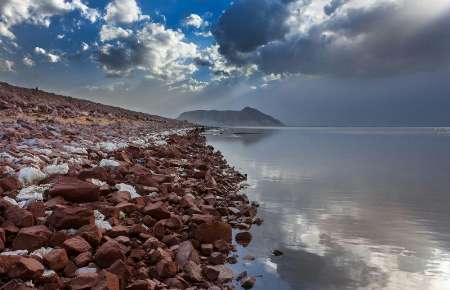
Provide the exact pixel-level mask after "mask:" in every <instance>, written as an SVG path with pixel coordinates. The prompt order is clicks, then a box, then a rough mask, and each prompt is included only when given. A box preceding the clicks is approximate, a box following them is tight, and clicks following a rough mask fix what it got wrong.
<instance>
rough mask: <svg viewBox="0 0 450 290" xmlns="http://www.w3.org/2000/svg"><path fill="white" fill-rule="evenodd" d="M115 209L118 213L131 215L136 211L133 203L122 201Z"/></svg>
mask: <svg viewBox="0 0 450 290" xmlns="http://www.w3.org/2000/svg"><path fill="white" fill-rule="evenodd" d="M116 208H117V209H118V210H119V211H123V212H125V213H132V212H134V211H136V210H137V206H136V205H135V204H134V203H131V202H126V201H123V202H121V203H119V204H117V205H116Z"/></svg>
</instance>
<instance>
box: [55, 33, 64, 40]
mask: <svg viewBox="0 0 450 290" xmlns="http://www.w3.org/2000/svg"><path fill="white" fill-rule="evenodd" d="M64 37H65V35H64V34H58V35H57V36H56V38H58V39H63V38H64Z"/></svg>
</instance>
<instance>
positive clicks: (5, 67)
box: [0, 59, 15, 72]
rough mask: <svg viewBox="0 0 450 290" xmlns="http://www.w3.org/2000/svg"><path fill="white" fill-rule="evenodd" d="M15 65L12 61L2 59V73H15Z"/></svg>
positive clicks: (0, 69)
mask: <svg viewBox="0 0 450 290" xmlns="http://www.w3.org/2000/svg"><path fill="white" fill-rule="evenodd" d="M14 66H15V63H14V62H13V61H11V60H7V59H0V71H3V72H14Z"/></svg>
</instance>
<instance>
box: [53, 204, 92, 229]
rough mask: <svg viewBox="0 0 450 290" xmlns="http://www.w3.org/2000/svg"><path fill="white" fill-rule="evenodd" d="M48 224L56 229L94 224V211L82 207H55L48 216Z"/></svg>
mask: <svg viewBox="0 0 450 290" xmlns="http://www.w3.org/2000/svg"><path fill="white" fill-rule="evenodd" d="M47 221H48V224H49V225H50V226H51V227H53V228H56V229H77V228H80V227H82V226H84V225H89V224H94V222H95V218H94V212H93V211H92V210H90V209H87V208H83V207H65V206H60V207H57V208H56V209H55V210H54V211H53V213H52V214H51V216H50V217H49V218H48V220H47Z"/></svg>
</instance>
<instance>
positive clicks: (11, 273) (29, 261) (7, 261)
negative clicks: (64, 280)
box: [0, 256, 44, 280]
mask: <svg viewBox="0 0 450 290" xmlns="http://www.w3.org/2000/svg"><path fill="white" fill-rule="evenodd" d="M42 273H44V266H43V265H42V264H41V263H39V262H38V261H37V260H35V259H33V258H26V257H21V256H0V274H2V275H6V276H7V277H9V278H11V279H14V278H19V279H24V280H29V279H34V278H38V277H40V276H41V275H42ZM0 276H1V275H0Z"/></svg>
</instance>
